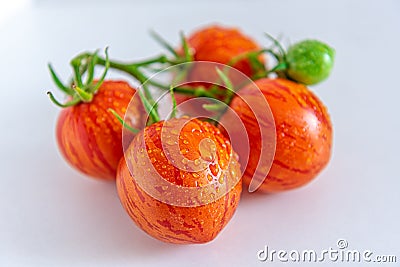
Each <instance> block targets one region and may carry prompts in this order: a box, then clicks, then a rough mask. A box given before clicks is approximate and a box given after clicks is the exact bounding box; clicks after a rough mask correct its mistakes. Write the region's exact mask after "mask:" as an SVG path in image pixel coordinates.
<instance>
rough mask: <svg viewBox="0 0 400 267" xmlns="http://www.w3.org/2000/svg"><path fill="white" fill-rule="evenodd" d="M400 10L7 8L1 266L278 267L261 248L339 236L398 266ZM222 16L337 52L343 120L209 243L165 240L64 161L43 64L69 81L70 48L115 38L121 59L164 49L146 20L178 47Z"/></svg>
mask: <svg viewBox="0 0 400 267" xmlns="http://www.w3.org/2000/svg"><path fill="white" fill-rule="evenodd" d="M2 3H3V4H4V3H5V2H2ZM0 8H2V10H3V11H4V10H6V9H5V5H3V6H0ZM14 11H15V10H14ZM399 12H400V4H399V2H398V1H397V2H396V1H394V0H393V1H389V0H387V1H344V0H343V1H329V2H328V1H317V0H315V1H287V0H286V1H247V3H244V1H243V2H239V1H221V2H217V1H201V3H200V2H190V1H168V2H167V1H155V2H152V3H151V4H150V3H146V2H145V1H135V2H128V1H125V2H121V3H120V4H116V3H113V4H111V3H109V4H108V3H98V2H96V1H89V2H88V3H87V4H79V2H78V1H72V2H70V3H64V2H61V3H58V2H54V1H53V2H52V1H38V2H36V3H33V4H31V5H29V6H27V7H26V8H22V9H17V10H16V11H15V12H11V11H10V12H3V13H7V14H8V15H7V17H5V16H3V15H2V16H3V17H2V18H3V19H2V20H0V21H1V24H0V38H1V39H0V40H1V41H0V53H1V55H0V59H1V61H0V77H1V79H0V125H1V130H0V144H1V151H0V170H1V172H0V173H1V174H0V175H1V179H0V266H164V267H167V266H266V265H267V264H268V266H281V265H282V264H281V263H278V262H274V263H272V264H271V263H270V262H259V261H258V260H257V256H256V253H257V251H259V250H260V249H262V248H264V246H265V245H268V246H269V248H270V249H276V250H279V249H285V250H292V249H298V250H304V249H315V250H317V251H320V250H322V249H328V248H329V247H333V248H336V241H337V240H338V239H339V238H345V239H346V240H347V241H348V243H349V248H350V249H359V250H365V249H369V250H371V251H373V252H375V254H394V255H396V256H397V261H398V262H397V263H393V264H388V265H387V266H399V264H400V263H399V262H400V231H399V224H400V215H399V204H400V196H399V195H400V194H399V189H400V175H399V166H400V145H399V136H400V119H399V114H400V112H399V106H400V105H399V103H400V86H399V78H400V68H399V62H400V58H399V48H400V27H399V26H400V16H399V15H398V14H399ZM211 22H220V23H223V24H225V25H232V26H239V27H240V28H241V29H242V30H243V31H245V32H246V33H247V34H249V35H252V36H254V38H256V39H257V40H258V41H259V42H261V43H264V44H266V43H267V42H266V40H265V39H264V37H263V32H265V31H266V32H269V33H270V34H272V35H275V36H277V35H279V34H284V36H285V37H290V41H292V42H295V41H298V40H300V39H304V38H319V39H321V40H324V41H326V42H327V43H329V44H331V45H332V46H334V47H335V48H336V52H337V53H336V54H337V57H336V65H335V69H334V72H333V74H332V76H331V77H330V78H329V80H328V81H326V82H324V83H322V84H320V85H318V86H316V87H313V88H312V90H314V91H315V92H316V93H317V95H318V96H320V98H321V99H322V100H323V101H324V103H325V104H326V105H327V106H328V108H329V112H330V114H331V117H332V121H333V125H334V130H335V132H334V149H333V157H332V160H331V162H330V164H329V166H328V167H327V168H326V169H325V170H324V171H323V173H322V174H321V175H319V177H318V178H317V179H316V180H315V181H314V182H312V183H311V184H309V185H308V186H306V187H304V188H301V189H298V190H295V191H291V192H287V193H282V194H274V195H259V194H252V195H248V194H245V195H244V196H243V199H242V201H241V203H240V205H239V207H238V209H237V212H236V214H235V216H234V218H233V219H232V221H231V222H230V223H229V224H228V226H227V227H226V228H225V229H224V230H223V232H222V233H221V234H220V235H219V236H218V237H217V238H216V239H215V240H214V241H212V242H211V243H209V244H204V245H187V246H182V245H171V244H165V243H162V242H159V241H157V240H154V239H152V238H150V237H148V236H147V235H146V234H144V233H143V232H142V231H141V230H139V229H138V228H136V226H134V225H133V223H132V222H131V220H130V219H129V217H128V216H127V214H126V213H125V212H124V210H123V209H122V207H121V205H120V203H119V200H118V197H117V194H116V190H115V186H114V184H112V183H103V182H98V181H95V180H92V179H88V178H86V177H84V176H82V175H81V174H79V173H77V172H75V171H74V170H72V169H71V168H69V166H67V164H66V163H65V162H64V161H63V159H62V158H61V157H60V155H59V153H58V151H57V148H56V145H55V139H54V126H55V121H56V116H57V114H58V112H59V109H58V108H57V107H55V106H54V105H52V104H51V103H50V101H49V100H48V99H47V97H46V94H45V92H46V91H47V90H49V89H51V90H55V86H54V85H53V84H52V82H51V80H50V77H49V74H48V71H47V68H46V64H47V63H48V62H49V61H51V62H52V63H53V64H54V66H55V67H56V69H57V70H58V71H59V73H60V74H61V76H62V77H67V76H68V75H69V73H70V69H69V67H68V62H69V60H70V58H71V57H72V56H74V55H76V54H77V53H79V52H81V51H83V50H87V49H89V50H94V49H96V48H104V47H105V46H106V45H109V46H110V54H111V56H112V57H113V58H122V59H140V58H145V57H149V56H152V55H156V54H158V53H159V51H160V47H159V46H158V45H157V44H156V43H155V42H154V41H152V39H151V38H150V37H149V35H148V30H149V29H155V30H156V31H158V32H159V33H161V34H162V35H163V36H165V37H166V38H167V39H169V40H171V42H174V43H177V41H178V31H179V30H184V31H185V32H186V33H190V31H191V30H193V29H194V28H195V27H198V26H201V25H204V24H208V23H211ZM114 75H116V74H114ZM58 96H60V94H58ZM325 265H328V263H323V266H325ZM342 265H343V264H342V263H332V266H342ZM348 265H349V266H365V264H361V263H352V264H348ZM297 266H300V265H298V264H297ZM301 266H304V265H303V264H301ZM319 266H322V265H321V264H320V265H319ZM368 266H384V265H383V264H369V265H368Z"/></svg>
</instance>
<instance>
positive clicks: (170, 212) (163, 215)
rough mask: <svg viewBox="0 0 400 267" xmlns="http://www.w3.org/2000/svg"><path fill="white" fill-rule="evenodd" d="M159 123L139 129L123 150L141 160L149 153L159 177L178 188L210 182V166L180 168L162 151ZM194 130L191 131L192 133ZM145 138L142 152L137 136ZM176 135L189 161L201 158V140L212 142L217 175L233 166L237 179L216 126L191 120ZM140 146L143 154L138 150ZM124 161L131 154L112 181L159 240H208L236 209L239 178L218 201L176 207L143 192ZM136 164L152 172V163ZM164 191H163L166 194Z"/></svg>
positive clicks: (140, 221)
mask: <svg viewBox="0 0 400 267" xmlns="http://www.w3.org/2000/svg"><path fill="white" fill-rule="evenodd" d="M177 120H179V119H177ZM170 122H172V123H174V121H173V120H170ZM162 125H163V122H158V123H155V124H153V125H151V126H149V127H146V128H145V130H144V131H142V132H140V133H138V134H137V136H136V137H135V138H134V140H133V141H132V143H131V146H130V148H129V149H128V151H127V152H126V153H130V152H137V153H134V156H133V157H137V158H139V159H140V158H143V156H142V155H143V153H147V155H148V157H149V158H150V159H152V160H151V163H148V164H152V165H153V167H154V168H155V169H156V170H157V172H158V174H159V175H160V176H161V178H162V179H165V180H167V181H169V182H170V183H173V184H176V185H180V186H182V187H186V186H188V187H197V186H204V185H207V184H210V183H211V181H210V180H208V176H207V175H206V174H207V173H208V174H209V173H210V172H209V171H210V167H207V168H206V170H205V171H196V172H189V171H185V170H182V169H181V170H180V169H179V168H177V167H175V166H174V165H172V163H171V162H170V161H168V160H167V158H166V157H165V154H163V153H161V152H163V151H164V150H162V144H161V139H160V136H161V133H160V132H161V130H160V128H161V127H162ZM193 129H195V131H192V130H193ZM196 132H197V133H196ZM143 137H144V142H145V146H146V149H145V150H144V152H143V150H142V149H140V148H139V147H138V142H141V141H138V140H140V139H141V138H143ZM180 137H183V139H180V141H179V142H180V148H181V149H182V150H185V151H187V152H186V153H185V154H184V156H185V157H186V158H188V159H189V160H195V159H197V158H198V157H199V155H200V153H199V149H198V148H199V142H200V141H199V140H202V139H204V138H210V139H212V140H214V141H215V144H216V147H217V150H216V151H218V152H217V153H218V154H217V155H218V158H217V162H218V164H217V168H216V169H217V170H219V172H220V173H221V172H222V170H225V169H226V170H228V176H229V175H230V173H232V170H235V171H236V175H238V176H235V178H236V179H237V178H240V168H239V165H238V163H237V160H236V157H234V158H232V162H234V163H235V164H227V163H228V162H229V159H228V157H227V154H226V153H227V152H228V151H231V148H230V145H229V143H227V142H226V140H227V139H226V138H225V137H224V136H223V135H222V133H220V132H219V131H218V129H217V128H216V127H215V126H213V125H211V124H209V123H205V122H200V121H199V120H196V119H193V120H190V122H189V123H188V124H186V125H185V127H184V128H183V130H182V132H181V133H180ZM141 140H143V139H141ZM223 144H226V145H227V147H225V148H224V147H223V146H222V145H223ZM141 150H142V152H140V151H141ZM182 150H181V151H182ZM221 151H222V152H221ZM164 153H165V151H164ZM171 154H172V152H171ZM128 161H129V158H127V156H125V157H124V158H122V159H121V162H120V164H119V167H118V170H117V180H116V183H117V190H118V195H119V198H120V200H121V203H122V205H123V207H124V208H125V210H126V211H127V213H128V214H129V216H130V217H131V219H132V220H133V221H134V223H135V224H136V225H137V226H138V227H139V228H141V229H142V230H143V231H145V232H146V233H148V234H149V235H150V236H152V237H154V238H156V239H158V240H161V241H164V242H167V243H176V244H192V243H206V242H209V241H211V240H213V239H214V238H215V237H216V236H217V235H218V233H219V232H220V231H221V230H222V229H223V228H224V227H225V225H226V224H227V223H228V222H229V220H230V219H231V217H232V216H233V214H234V212H235V210H236V207H237V204H238V202H239V199H240V193H241V189H242V183H241V181H240V180H239V182H237V183H236V185H235V186H234V187H233V188H232V189H231V190H230V191H229V192H228V193H227V194H226V195H224V196H222V197H221V198H219V199H217V200H214V201H211V202H207V203H206V204H203V205H200V206H188V207H184V206H176V205H171V204H168V203H165V202H161V201H159V200H157V199H156V198H155V197H153V196H151V195H149V194H148V193H146V191H144V190H143V189H142V188H141V187H140V185H139V184H138V182H137V181H136V179H134V178H133V177H132V175H131V173H130V170H129V169H128V167H127V162H128ZM131 164H132V163H131ZM138 164H139V163H138ZM139 165H140V168H142V169H144V170H146V169H147V170H150V169H149V168H150V167H151V166H149V165H142V164H139ZM227 168H229V169H227ZM213 170H215V169H213ZM149 173H150V171H145V175H146V177H147V178H146V181H148V180H149V177H148V176H149ZM227 179H231V178H227ZM153 186H154V185H153ZM164 194H166V193H165V192H164Z"/></svg>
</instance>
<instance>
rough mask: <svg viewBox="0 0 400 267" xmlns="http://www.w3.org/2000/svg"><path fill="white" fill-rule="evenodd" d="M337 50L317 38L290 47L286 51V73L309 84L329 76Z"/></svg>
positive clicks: (298, 80)
mask: <svg viewBox="0 0 400 267" xmlns="http://www.w3.org/2000/svg"><path fill="white" fill-rule="evenodd" d="M334 57H335V50H334V49H333V48H331V47H329V46H328V45H327V44H324V43H322V42H320V41H317V40H305V41H302V42H299V43H296V44H294V45H292V46H291V47H289V49H288V51H287V53H286V64H287V69H286V75H287V76H288V77H289V78H290V79H293V80H295V81H297V82H300V83H304V84H307V85H311V84H316V83H319V82H321V81H323V80H325V79H326V78H328V76H329V74H330V72H331V70H332V67H333V61H334Z"/></svg>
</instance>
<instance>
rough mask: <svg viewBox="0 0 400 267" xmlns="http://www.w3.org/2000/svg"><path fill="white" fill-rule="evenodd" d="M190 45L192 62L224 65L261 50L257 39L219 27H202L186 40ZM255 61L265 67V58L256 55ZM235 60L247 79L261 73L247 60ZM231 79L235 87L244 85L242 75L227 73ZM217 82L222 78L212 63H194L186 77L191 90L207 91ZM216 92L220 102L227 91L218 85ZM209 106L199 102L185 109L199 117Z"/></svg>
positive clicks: (183, 99)
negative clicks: (198, 111)
mask: <svg viewBox="0 0 400 267" xmlns="http://www.w3.org/2000/svg"><path fill="white" fill-rule="evenodd" d="M187 43H188V47H189V48H190V52H191V55H192V57H193V61H195V62H196V61H209V62H216V63H221V64H225V65H229V64H231V63H232V62H231V61H232V60H233V59H235V58H237V57H238V56H240V55H244V54H246V53H249V52H256V51H259V50H261V47H260V46H259V45H258V44H257V43H256V42H255V41H254V40H252V39H251V38H250V37H248V36H246V35H245V34H244V33H242V32H241V31H240V30H239V29H237V28H231V27H222V26H217V25H212V26H208V27H205V28H201V29H199V30H198V31H196V32H194V33H192V34H191V35H189V36H188V37H187ZM180 53H182V52H180ZM255 60H256V61H257V62H258V64H259V65H260V66H262V67H261V68H264V67H263V66H264V63H265V62H264V58H263V56H256V57H255ZM236 61H237V62H236V63H235V64H233V65H232V67H234V68H235V69H237V70H238V71H240V72H242V73H243V74H244V75H245V76H248V77H252V76H253V75H255V74H256V73H257V72H258V71H260V66H255V65H254V64H252V63H251V61H250V60H249V59H248V58H246V57H244V58H243V59H241V60H236ZM210 66H211V67H210ZM219 68H221V67H219ZM244 75H243V76H244ZM228 76H229V78H230V79H231V81H232V83H233V84H234V85H237V84H240V83H241V82H243V76H241V75H237V74H235V73H233V74H230V73H228ZM245 76H244V77H245ZM218 80H219V77H218V75H217V73H216V72H215V66H213V65H210V64H194V65H193V66H192V67H191V68H190V71H189V72H188V74H187V77H186V81H189V82H190V83H189V85H190V86H191V87H196V86H204V87H205V88H207V89H209V88H210V87H211V86H212V83H209V82H216V81H218ZM215 89H216V91H217V92H216V97H217V98H218V99H219V100H223V99H224V97H225V94H226V89H225V88H222V87H218V86H217V87H215ZM190 98H192V96H187V95H180V94H177V95H176V99H177V102H178V103H182V102H184V101H186V100H188V99H190ZM207 103H209V102H207V101H204V102H202V101H199V104H198V105H195V106H194V107H193V108H191V109H189V108H186V109H185V110H184V111H186V112H188V113H189V114H192V113H193V112H194V114H196V113H195V112H196V110H199V109H202V107H201V106H202V104H207Z"/></svg>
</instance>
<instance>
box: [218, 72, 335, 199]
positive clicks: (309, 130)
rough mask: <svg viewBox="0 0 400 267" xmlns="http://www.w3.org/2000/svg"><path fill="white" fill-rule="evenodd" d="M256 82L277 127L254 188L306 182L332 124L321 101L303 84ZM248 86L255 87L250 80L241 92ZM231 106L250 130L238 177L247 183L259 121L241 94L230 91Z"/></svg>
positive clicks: (322, 161)
mask: <svg viewBox="0 0 400 267" xmlns="http://www.w3.org/2000/svg"><path fill="white" fill-rule="evenodd" d="M255 83H256V85H257V86H258V88H259V89H260V90H261V92H262V94H263V96H264V98H265V99H266V100H267V102H268V104H269V106H270V108H271V111H272V114H273V117H274V120H275V128H276V151H275V156H274V160H273V164H272V166H271V169H270V171H269V173H268V175H267V174H265V176H266V179H265V180H264V182H263V184H262V185H261V186H260V188H259V191H264V192H279V191H284V190H288V189H293V188H297V187H300V186H302V185H305V184H307V183H308V182H310V181H311V180H312V179H314V178H315V177H316V176H317V174H319V173H320V172H321V170H322V169H324V167H325V166H326V165H327V164H328V162H329V159H330V156H331V149H332V124H331V120H330V117H329V115H328V112H327V109H326V107H325V106H324V105H323V103H322V102H321V100H319V99H318V97H317V96H316V95H314V93H312V92H311V91H310V90H308V89H307V87H305V86H304V85H301V84H298V83H295V82H292V81H288V80H285V79H268V78H264V79H260V80H257V81H256V82H255ZM253 90H254V87H250V86H249V87H245V88H243V89H242V90H241V91H240V92H241V94H242V95H244V96H246V95H249V96H250V95H253V94H254V91H253ZM260 97H262V96H260ZM253 103H254V101H253ZM230 106H231V107H232V108H233V109H234V111H235V112H236V113H237V114H238V115H239V117H240V118H241V120H242V121H243V123H244V124H245V127H246V130H247V134H248V136H249V142H250V156H249V161H248V165H247V168H246V170H245V173H244V177H243V180H244V183H245V184H247V185H248V184H249V183H250V179H251V177H252V176H253V174H254V170H255V168H256V167H257V164H258V163H259V162H258V161H259V155H260V148H261V142H260V131H259V130H258V129H259V128H258V127H259V126H261V127H263V124H262V123H261V124H258V123H257V122H256V120H255V117H254V114H253V113H252V111H251V109H250V107H249V106H248V105H247V104H246V103H245V102H244V101H243V100H242V99H240V98H238V97H235V98H234V99H233V101H232V103H231V104H230ZM252 108H253V109H254V108H256V107H254V106H253V107H252ZM222 120H224V118H222ZM263 145H268V144H263ZM233 147H235V144H233ZM238 153H239V156H240V152H239V151H238Z"/></svg>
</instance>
